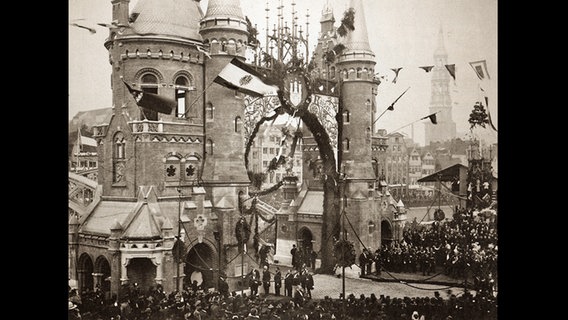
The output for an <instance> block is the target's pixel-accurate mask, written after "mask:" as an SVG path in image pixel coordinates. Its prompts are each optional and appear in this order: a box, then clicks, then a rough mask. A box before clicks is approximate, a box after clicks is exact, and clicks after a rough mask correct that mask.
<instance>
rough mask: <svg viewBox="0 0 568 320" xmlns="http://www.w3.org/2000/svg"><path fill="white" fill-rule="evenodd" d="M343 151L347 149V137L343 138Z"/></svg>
mask: <svg viewBox="0 0 568 320" xmlns="http://www.w3.org/2000/svg"><path fill="white" fill-rule="evenodd" d="M343 151H349V139H348V138H345V139H343Z"/></svg>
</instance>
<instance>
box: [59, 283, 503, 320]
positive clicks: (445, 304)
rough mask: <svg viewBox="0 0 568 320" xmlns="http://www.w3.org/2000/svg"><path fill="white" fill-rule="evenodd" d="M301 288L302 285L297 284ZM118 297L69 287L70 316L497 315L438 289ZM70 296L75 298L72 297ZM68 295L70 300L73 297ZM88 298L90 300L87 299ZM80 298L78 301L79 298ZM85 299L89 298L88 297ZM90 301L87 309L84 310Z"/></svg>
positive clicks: (289, 318) (136, 319) (491, 304)
mask: <svg viewBox="0 0 568 320" xmlns="http://www.w3.org/2000/svg"><path fill="white" fill-rule="evenodd" d="M297 286H298V287H300V286H301V285H297ZM123 289H124V290H125V291H124V292H123V294H121V296H122V298H120V299H117V298H116V297H113V298H112V299H109V300H104V299H101V296H99V295H93V296H91V297H90V298H88V299H85V298H84V297H81V299H77V297H76V295H75V294H76V293H71V292H70V298H69V301H68V303H69V318H68V319H82V320H85V319H88V320H111V319H112V320H118V319H120V320H149V319H152V320H189V319H201V320H206V319H215V320H224V319H230V320H252V319H282V320H295V319H302V320H312V319H378V320H383V319H384V320H386V319H389V320H390V319H394V320H399V319H400V320H419V319H424V320H437V319H439V320H448V319H468V320H493V319H497V303H496V298H491V297H484V296H478V295H473V294H471V293H470V292H465V293H463V294H458V295H456V294H453V293H452V292H451V291H449V292H448V295H449V298H447V299H444V298H442V297H441V295H440V293H439V292H437V291H436V292H434V294H433V296H424V297H403V298H397V297H393V298H391V297H390V296H384V295H380V296H379V297H377V296H376V295H375V294H371V295H370V296H365V295H363V294H362V295H360V296H359V297H356V296H355V295H353V294H350V295H348V296H347V297H346V298H345V299H342V297H341V294H339V297H337V298H331V297H329V296H325V297H324V298H323V299H311V298H309V297H307V296H302V295H300V294H298V292H299V291H297V292H296V294H295V295H294V296H293V297H288V296H282V297H276V296H274V295H271V296H266V295H265V296H262V295H253V294H247V293H244V292H242V293H238V292H235V291H233V292H231V293H229V294H223V293H222V292H220V291H204V290H193V289H192V288H191V287H186V288H185V289H184V290H183V291H182V292H172V293H169V294H168V293H165V292H164V291H163V290H162V288H161V287H160V286H156V287H154V288H152V289H150V290H148V291H147V292H142V291H140V290H138V289H137V288H136V287H135V286H132V285H131V286H125V287H124V288H123ZM72 297H75V298H73V299H72ZM72 300H73V301H74V302H72ZM91 300H92V301H91ZM81 301H82V302H81ZM87 301H88V302H87ZM88 303H92V306H94V307H95V308H92V309H91V310H90V311H83V310H82V309H85V310H86V308H87V305H88Z"/></svg>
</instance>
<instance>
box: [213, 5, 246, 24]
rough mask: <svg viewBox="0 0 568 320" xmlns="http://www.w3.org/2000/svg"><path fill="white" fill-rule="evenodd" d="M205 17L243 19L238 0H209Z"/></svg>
mask: <svg viewBox="0 0 568 320" xmlns="http://www.w3.org/2000/svg"><path fill="white" fill-rule="evenodd" d="M205 17H206V18H207V19H209V18H234V19H241V20H243V19H244V18H245V17H244V15H243V10H242V9H241V2H240V1H239V0H209V3H208V4H207V11H206V13H205Z"/></svg>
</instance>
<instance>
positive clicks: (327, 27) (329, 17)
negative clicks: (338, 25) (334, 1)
mask: <svg viewBox="0 0 568 320" xmlns="http://www.w3.org/2000/svg"><path fill="white" fill-rule="evenodd" d="M334 23H335V17H334V16H333V9H332V8H331V5H330V4H329V0H327V1H326V3H325V6H324V7H323V10H322V11H321V19H320V24H321V33H322V35H323V34H327V33H328V32H329V31H331V30H333V24H334Z"/></svg>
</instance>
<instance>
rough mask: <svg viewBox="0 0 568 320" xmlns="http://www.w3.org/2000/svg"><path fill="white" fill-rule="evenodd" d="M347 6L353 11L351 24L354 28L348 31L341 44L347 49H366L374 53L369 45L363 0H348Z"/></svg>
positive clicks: (358, 50) (359, 50)
mask: <svg viewBox="0 0 568 320" xmlns="http://www.w3.org/2000/svg"><path fill="white" fill-rule="evenodd" d="M349 8H353V10H354V11H355V15H354V19H353V20H354V21H353V26H354V27H355V30H352V31H349V32H348V33H347V36H346V37H345V40H344V41H343V45H344V46H345V48H346V52H348V51H357V52H361V51H367V52H369V53H370V54H372V55H374V53H373V51H372V50H371V46H370V45H369V35H368V33H367V22H366V20H365V11H364V9H363V0H350V1H349Z"/></svg>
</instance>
